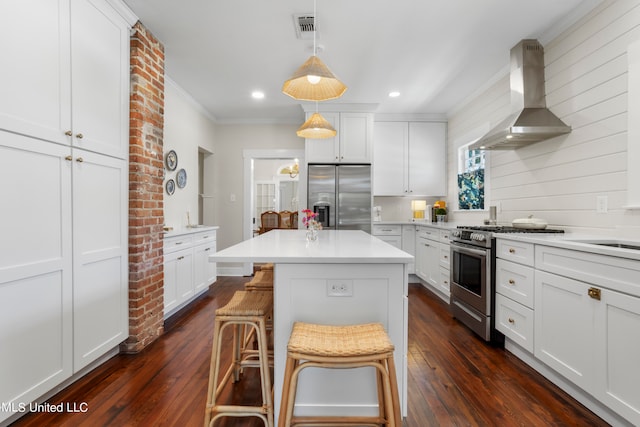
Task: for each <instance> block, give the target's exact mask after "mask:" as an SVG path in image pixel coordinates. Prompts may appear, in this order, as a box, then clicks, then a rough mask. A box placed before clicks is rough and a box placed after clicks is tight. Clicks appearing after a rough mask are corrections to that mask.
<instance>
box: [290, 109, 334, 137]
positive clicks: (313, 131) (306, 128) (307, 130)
mask: <svg viewBox="0 0 640 427" xmlns="http://www.w3.org/2000/svg"><path fill="white" fill-rule="evenodd" d="M336 134H337V132H336V130H335V129H334V128H333V126H331V123H329V122H328V121H327V119H325V118H324V117H322V116H321V115H320V113H313V114H312V115H311V117H309V119H308V120H307V121H306V122H304V123H303V124H302V126H300V128H299V129H298V131H297V132H296V135H298V136H299V137H300V138H309V139H325V138H331V137H334V136H336Z"/></svg>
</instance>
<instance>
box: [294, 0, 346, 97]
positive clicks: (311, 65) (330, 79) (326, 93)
mask: <svg viewBox="0 0 640 427" xmlns="http://www.w3.org/2000/svg"><path fill="white" fill-rule="evenodd" d="M317 28H318V18H317V13H316V0H314V1H313V55H311V57H309V59H307V61H306V62H305V63H304V64H302V65H301V66H300V68H298V69H297V70H296V72H295V73H293V76H291V78H289V80H287V81H286V82H284V85H282V92H283V93H285V94H286V95H289V96H290V97H292V98H293V99H298V100H303V101H326V100H329V99H335V98H339V97H341V96H342V94H343V93H344V92H345V91H346V90H347V87H346V86H345V85H344V83H342V82H341V81H340V80H338V78H337V77H336V76H335V75H334V74H333V73H332V72H331V70H329V67H327V66H326V65H325V64H324V62H322V61H321V60H320V58H318V57H317V56H316V53H317V51H316V30H317Z"/></svg>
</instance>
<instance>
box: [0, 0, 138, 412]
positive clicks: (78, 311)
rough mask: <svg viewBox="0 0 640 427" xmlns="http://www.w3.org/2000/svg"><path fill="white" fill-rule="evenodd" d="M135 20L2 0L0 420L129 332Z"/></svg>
mask: <svg viewBox="0 0 640 427" xmlns="http://www.w3.org/2000/svg"><path fill="white" fill-rule="evenodd" d="M129 31H130V26H129V24H128V23H127V22H126V21H125V19H124V18H123V17H122V16H121V15H120V14H119V13H118V12H117V11H116V10H115V9H113V8H112V6H111V5H110V4H109V3H107V2H106V1H104V0H57V1H56V0H5V1H3V2H1V3H0V57H2V59H3V63H4V65H3V66H2V67H0V182H2V187H1V189H0V196H1V200H2V201H1V202H0V203H1V204H0V212H1V218H2V220H1V221H0V236H1V237H0V402H2V404H3V405H4V406H3V409H4V410H3V411H2V412H0V422H2V421H3V420H5V419H7V418H8V417H10V416H11V415H12V414H13V413H14V412H17V411H18V410H19V408H20V406H19V405H20V404H28V403H29V402H32V401H34V400H36V399H38V398H40V397H41V396H43V395H46V394H47V393H49V392H51V391H52V390H54V389H55V387H57V386H58V385H60V384H61V383H63V382H64V381H65V380H67V379H68V378H70V377H71V376H72V375H74V374H76V373H78V372H80V371H81V370H82V369H83V368H85V367H87V366H88V365H89V364H91V363H92V362H94V361H96V360H97V359H99V358H100V357H101V356H104V355H105V354H107V353H109V352H110V351H111V350H113V349H117V347H118V345H119V344H120V343H121V342H122V341H124V340H125V339H126V338H127V336H128V266H127V264H128V248H127V246H128V241H127V239H128V234H127V227H128V136H129V135H128V134H129V130H128V129H129V127H128V120H129V34H130V33H129ZM8 64H11V66H8ZM11 408H13V410H11ZM8 409H9V410H8Z"/></svg>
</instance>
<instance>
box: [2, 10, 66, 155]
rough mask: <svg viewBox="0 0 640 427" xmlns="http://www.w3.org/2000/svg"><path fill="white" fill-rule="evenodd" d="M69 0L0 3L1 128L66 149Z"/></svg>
mask: <svg viewBox="0 0 640 427" xmlns="http://www.w3.org/2000/svg"><path fill="white" fill-rule="evenodd" d="M69 35H70V32H69V0H47V1H43V0H3V1H2V2H0V40H3V42H2V43H0V57H1V58H2V61H3V66H2V67H0V94H1V95H0V129H5V130H11V131H13V132H17V133H21V134H23V135H31V136H34V137H37V138H40V139H44V140H48V141H54V142H58V143H61V144H69V140H68V137H67V136H65V134H64V132H65V131H67V130H70V129H71V117H70V112H71V107H70V95H71V86H70V85H71V80H70V72H69V66H70V65H69V64H70V58H69Z"/></svg>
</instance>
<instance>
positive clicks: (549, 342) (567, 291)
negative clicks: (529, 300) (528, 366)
mask: <svg viewBox="0 0 640 427" xmlns="http://www.w3.org/2000/svg"><path fill="white" fill-rule="evenodd" d="M588 288H589V287H588V285H586V284H585V283H583V282H578V281H576V280H573V279H568V278H565V277H561V276H556V275H555V274H549V273H546V272H544V271H536V273H535V292H534V294H535V298H534V299H535V306H534V307H535V309H534V310H535V311H534V312H535V316H534V317H535V319H534V325H535V328H534V340H533V344H534V354H535V356H536V357H537V358H538V359H540V360H541V361H543V362H544V363H546V364H547V365H549V366H550V367H551V368H552V369H554V370H555V371H557V372H559V373H560V374H561V375H563V376H564V377H566V378H567V379H569V380H570V381H572V382H573V383H574V384H576V385H578V386H579V387H581V388H583V389H585V390H593V386H594V375H595V372H594V366H595V365H594V363H595V358H594V352H593V339H594V335H593V331H594V329H595V327H596V316H595V308H596V305H597V303H598V301H596V300H594V299H592V298H590V297H589V295H588Z"/></svg>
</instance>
